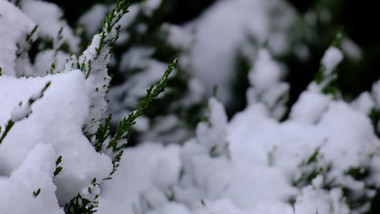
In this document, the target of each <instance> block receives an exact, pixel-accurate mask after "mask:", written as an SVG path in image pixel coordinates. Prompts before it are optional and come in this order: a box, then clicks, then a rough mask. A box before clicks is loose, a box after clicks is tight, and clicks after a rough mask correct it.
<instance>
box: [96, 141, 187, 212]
mask: <svg viewBox="0 0 380 214" xmlns="http://www.w3.org/2000/svg"><path fill="white" fill-rule="evenodd" d="M120 165H121V166H122V167H120V169H119V170H118V171H117V172H116V173H115V174H114V175H113V178H112V180H111V181H112V182H106V183H104V186H103V192H102V195H100V198H99V209H98V210H99V211H98V212H99V213H110V212H111V213H125V212H127V213H133V209H134V208H133V207H135V209H137V210H145V209H147V208H146V207H145V206H144V200H148V203H150V204H151V205H152V206H154V207H157V206H162V205H163V204H164V203H165V201H166V196H165V194H164V191H165V190H166V191H168V190H169V187H170V186H173V185H174V184H175V183H176V180H177V178H178V175H179V171H180V160H179V146H177V145H170V146H168V147H164V146H161V145H159V144H157V143H145V144H143V145H141V146H139V147H137V148H131V149H126V150H125V151H124V155H123V158H122V160H121V161H120ZM141 166H144V167H141ZM120 183H122V184H123V185H120Z"/></svg>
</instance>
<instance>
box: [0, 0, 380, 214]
mask: <svg viewBox="0 0 380 214" xmlns="http://www.w3.org/2000/svg"><path fill="white" fill-rule="evenodd" d="M281 2H282V1H275V0H270V1H264V0H254V1H252V0H250V1H248V0H236V1H226V0H225V1H224V0H221V1H217V2H216V3H215V4H214V5H213V6H212V7H210V8H209V9H208V10H207V11H206V12H204V14H203V15H202V16H201V17H200V18H199V19H198V20H196V21H194V22H192V23H188V24H187V25H186V26H174V25H169V24H168V25H165V26H164V27H163V29H161V30H163V31H165V30H166V31H167V33H168V37H169V43H171V45H173V46H175V47H177V48H179V49H183V50H184V51H185V52H186V51H189V54H188V55H185V56H181V58H180V64H181V66H183V67H186V68H187V65H189V67H190V68H191V69H194V71H195V75H194V76H191V78H190V79H189V81H188V82H187V83H186V84H188V86H189V88H190V92H188V94H186V95H185V97H184V99H183V100H180V101H179V102H178V103H176V105H187V104H192V103H194V102H199V101H202V99H203V94H204V87H205V88H206V89H205V90H206V91H208V92H207V93H209V90H210V88H211V87H213V84H214V83H221V84H222V87H221V88H220V89H221V91H220V93H221V96H222V100H218V99H217V98H215V97H211V98H209V99H208V102H207V108H206V109H205V115H204V119H203V120H202V121H200V122H199V123H198V125H197V126H196V129H195V130H191V131H193V132H194V136H192V137H191V138H190V139H187V140H186V141H180V140H179V139H184V138H185V137H184V136H187V137H188V136H189V135H188V132H187V130H186V131H184V129H181V127H180V126H181V125H182V122H183V121H181V119H180V117H178V115H176V114H174V113H170V114H167V115H164V116H161V117H157V118H155V119H154V120H151V118H148V117H141V118H139V119H138V121H137V128H136V129H137V130H140V131H148V132H149V133H148V134H147V135H146V136H145V138H144V137H142V138H139V139H137V141H138V142H139V144H138V145H137V146H135V147H128V148H124V149H123V150H122V151H123V156H122V157H121V160H120V166H119V167H118V170H117V171H116V172H115V173H114V174H112V179H111V180H108V179H106V180H103V179H105V178H108V177H109V176H110V172H111V171H112V170H113V164H112V160H111V158H110V157H109V156H107V155H106V154H103V153H102V152H96V151H95V148H94V146H93V145H91V142H90V141H89V139H88V137H89V136H88V135H90V134H94V133H95V131H96V129H97V127H98V125H99V124H100V122H99V120H101V119H102V118H103V117H104V111H105V110H106V108H107V101H106V98H105V94H106V93H107V92H106V90H107V85H108V84H109V82H110V77H109V76H108V73H107V64H108V63H110V60H111V59H110V55H109V50H110V49H109V47H108V46H105V47H103V48H104V49H102V51H101V53H100V54H99V53H98V51H97V48H98V45H99V43H100V35H99V34H98V35H96V36H95V37H94V38H93V40H92V45H90V46H89V47H88V48H87V49H86V50H85V51H84V53H83V54H82V55H80V57H79V59H78V62H79V64H82V63H84V65H85V66H91V67H92V70H91V73H90V75H89V76H88V77H87V78H86V74H84V73H83V72H82V71H81V70H78V69H75V68H76V67H75V65H76V63H77V61H76V57H75V56H68V55H67V54H65V53H63V52H60V51H58V50H56V49H53V50H44V51H40V52H39V53H38V54H37V55H36V57H35V63H34V64H32V63H31V62H28V61H27V59H29V58H27V55H22V56H21V55H20V57H19V58H17V59H16V57H17V55H16V53H18V51H21V50H22V49H23V48H25V47H18V45H20V46H21V45H26V44H25V41H23V40H24V39H25V38H24V37H25V35H26V34H27V33H28V32H30V30H31V29H33V27H34V24H33V22H32V21H31V20H30V19H29V18H28V17H27V16H25V15H24V14H23V13H22V12H21V11H20V10H19V9H17V8H16V7H14V6H12V5H11V4H10V3H8V1H4V0H0V36H1V39H0V66H1V67H2V72H3V75H2V76H0V100H1V102H0V109H1V111H0V127H1V130H0V213H1V214H3V213H4V214H5V213H16V214H18V213H20V214H21V213H32V214H34V213H36V214H37V213H49V214H50V213H53V214H55V213H57V214H63V213H64V211H63V206H64V205H65V204H66V203H67V202H69V200H70V199H72V198H73V197H74V196H76V195H77V194H78V193H81V195H82V196H83V197H86V198H87V199H91V200H99V203H98V205H99V207H98V212H97V213H115V214H119V213H146V214H174V213H175V214H190V213H195V214H211V213H218V214H219V213H220V214H248V213H250V214H278V213H283V214H295V213H312V214H315V213H321V214H322V213H331V214H351V213H352V214H362V213H366V211H368V209H369V208H370V206H371V204H370V201H371V200H372V199H373V197H374V196H375V195H376V194H377V191H376V188H378V187H380V166H379V164H378V163H379V161H380V140H379V138H378V137H377V136H376V134H375V132H374V127H373V124H372V122H373V121H371V119H372V118H370V117H369V116H368V115H369V114H371V112H372V111H376V110H378V109H380V82H376V83H375V84H374V85H373V87H372V91H371V92H363V93H362V94H361V95H360V96H359V97H358V98H357V99H356V100H355V101H353V102H351V103H349V102H346V101H344V100H342V99H340V97H335V96H332V95H330V94H323V93H322V92H321V90H320V89H321V88H320V87H321V85H318V83H316V82H314V83H311V84H310V85H309V87H308V88H307V89H306V90H305V91H304V92H302V94H301V95H300V97H299V99H298V100H297V101H296V103H295V104H294V105H293V106H292V107H291V108H290V109H289V110H290V114H289V117H288V118H285V120H284V121H279V119H280V118H281V116H282V115H283V114H284V112H285V111H286V110H287V109H286V105H285V103H286V99H287V93H288V90H289V85H288V84H287V83H285V82H282V80H281V79H282V78H283V74H284V71H285V70H284V67H283V66H282V65H281V63H280V62H279V61H277V60H276V59H278V58H276V56H278V55H281V53H283V52H284V51H287V50H288V49H289V47H287V43H286V41H287V36H286V34H285V33H286V30H287V29H288V27H289V26H290V23H291V22H292V21H293V18H294V17H293V15H292V10H291V9H289V8H288V7H286V6H283V7H282V6H278V7H277V6H274V5H278V4H279V5H281V4H283V3H281ZM21 3H22V4H21V6H22V7H21V8H22V10H23V11H24V12H25V13H26V14H27V15H28V16H30V17H31V19H32V20H34V21H35V22H36V23H38V24H40V25H41V28H40V31H39V35H40V36H42V37H51V38H56V36H57V32H58V31H59V27H62V26H64V27H65V26H67V27H68V25H67V23H66V22H64V21H62V20H59V19H58V17H59V16H60V15H62V14H61V12H60V11H59V8H58V7H57V6H55V5H54V4H52V3H47V2H43V1H36V0H25V1H22V2H21ZM161 3H162V2H161V1H160V0H149V1H145V2H144V3H141V4H140V5H139V6H141V7H138V6H137V5H135V6H132V8H131V10H133V11H134V13H135V15H136V14H137V13H138V12H140V10H141V11H142V12H144V13H146V14H147V15H149V14H151V13H152V12H153V11H154V10H155V9H156V8H157V7H159V6H160V5H161ZM36 8H39V9H44V11H43V12H41V14H39V13H38V11H40V10H37V9H36ZM106 9H107V8H106V7H102V6H95V7H94V8H93V9H92V10H91V11H89V12H88V14H86V15H84V16H83V17H82V19H81V20H82V22H83V23H85V24H86V25H93V27H94V28H93V29H91V30H92V31H93V30H94V29H95V24H96V23H97V21H96V20H95V19H94V20H91V17H93V16H97V18H99V17H100V16H102V14H100V13H104V11H105V10H106ZM281 9H283V10H281ZM102 11H103V12H102ZM276 11H277V12H279V11H282V12H283V13H284V14H286V13H289V14H288V15H284V14H282V15H281V14H280V15H277V16H275V15H274V16H273V17H272V16H271V15H268V14H273V13H271V12H276ZM95 13H97V14H96V15H94V14H95ZM98 13H99V14H98ZM323 13H325V12H323ZM44 15H45V16H48V17H52V18H51V19H49V20H43V19H42V17H43V16H44ZM315 15H316V14H313V13H307V14H306V16H307V17H308V18H309V19H310V20H309V21H310V22H312V21H313V20H314V19H315ZM319 15H322V16H326V14H325V15H323V14H319ZM44 18H46V17H44ZM133 18H135V17H133ZM99 20H100V18H99ZM252 20H254V21H253V22H252ZM326 20H327V18H326ZM92 21H93V22H94V23H93V24H92ZM122 22H128V21H126V20H125V19H124V18H123V20H121V21H120V23H122ZM272 22H274V23H272ZM13 23H16V24H13ZM131 23H132V22H129V24H131ZM277 25H281V26H282V27H281V28H280V29H279V30H273V28H274V27H276V26H277ZM4 26H5V27H6V28H9V29H10V30H9V31H10V32H9V33H8V29H7V30H5V29H6V28H5V27H4ZM141 26H142V28H144V29H145V30H146V29H147V25H145V24H142V25H141ZM165 28H166V29H165ZM65 29H66V27H65ZM123 29H125V28H123ZM144 29H143V30H144ZM227 29H228V30H227ZM242 29H244V32H246V33H247V34H244V33H242ZM193 30H195V31H194V32H192V31H193ZM62 36H63V37H64V38H66V39H68V40H67V41H70V45H72V46H73V45H76V44H77V43H76V42H77V41H79V40H77V39H76V37H75V36H73V34H72V31H71V30H70V28H69V27H68V28H67V30H64V31H63V34H62ZM113 36H115V31H111V32H110V34H107V35H106V37H107V39H109V38H112V37H113ZM248 37H249V38H251V39H252V40H251V42H248V41H247V40H250V39H248ZM265 41H268V46H265V47H261V46H262V45H263V43H264V42H265ZM23 42H24V43H23ZM61 42H63V41H58V40H57V41H56V43H57V44H60V43H61ZM192 43H193V44H192ZM250 43H252V44H250ZM245 45H246V46H250V45H251V46H250V47H243V46H245ZM344 46H347V47H344ZM205 47H207V48H206V49H205ZM353 47H354V46H352V45H351V46H350V45H347V44H346V45H344V44H343V43H342V51H341V50H340V49H339V48H337V47H330V48H329V49H328V50H327V51H326V53H325V55H324V56H323V58H322V60H321V64H322V66H323V67H324V68H325V70H324V73H323V75H322V83H328V81H330V80H331V79H332V78H334V74H333V71H334V69H335V68H336V66H337V65H338V64H339V63H340V62H341V61H342V59H343V53H345V54H346V55H350V54H351V55H352V56H354V55H355V53H356V55H358V54H357V53H358V52H359V51H358V50H355V48H353ZM18 48H19V49H18ZM237 49H238V51H241V52H243V53H244V54H246V55H244V56H249V57H250V58H249V59H248V60H249V63H250V66H251V68H250V71H249V74H248V77H247V78H248V80H249V83H250V88H249V89H248V91H247V98H248V105H247V106H246V108H245V109H244V110H242V111H240V112H238V113H236V114H235V115H234V116H233V117H232V118H231V119H230V120H228V118H227V115H226V110H225V107H224V105H223V104H222V103H223V102H228V100H231V99H232V95H231V94H230V90H229V89H228V87H227V85H228V83H227V82H228V80H230V79H231V77H232V74H233V72H234V71H235V70H234V66H235V64H234V63H235V61H234V60H235V59H234V57H235V54H237V53H236V50H237ZM302 49H303V46H301V51H300V52H301V53H300V57H301V58H302V57H307V56H306V55H307V53H306V52H307V50H302ZM351 49H352V50H351ZM154 51H155V49H154V48H151V47H142V46H138V47H137V46H136V47H132V48H131V49H130V50H129V51H128V52H127V53H125V54H124V55H123V57H122V61H123V62H122V63H121V64H120V67H119V69H120V70H133V69H136V70H139V69H141V70H142V72H140V73H137V74H131V73H126V74H125V76H124V77H125V78H127V77H128V81H127V82H126V83H125V84H123V85H120V86H118V87H114V88H113V89H112V90H111V94H110V95H109V97H110V98H111V99H115V100H122V102H123V103H122V104H121V105H118V106H117V107H115V108H118V109H117V112H118V115H115V117H123V116H125V115H126V114H128V113H129V111H130V109H131V106H132V107H136V106H137V105H138V103H139V99H140V98H141V97H142V96H144V95H145V92H146V88H148V87H149V86H150V84H152V83H154V82H156V81H158V80H159V79H160V78H161V75H162V73H163V72H164V70H166V64H165V63H163V62H160V61H158V60H154V59H152V55H153V53H154ZM303 52H304V53H303ZM349 52H352V53H349ZM303 55H305V56H303ZM23 57H26V58H23ZM70 58H71V59H70ZM64 59H68V61H67V63H66V64H65V60H64ZM90 60H91V61H90ZM53 62H54V63H55V65H56V69H57V71H54V72H53V74H51V73H49V74H47V73H46V71H48V70H49V69H50V66H51V63H53ZM71 63H73V65H74V66H72V65H71ZM23 69H25V70H23ZM16 71H17V72H16ZM18 71H20V73H19V72H18ZM26 73H28V74H30V75H26V76H28V77H21V76H22V75H19V74H26ZM201 81H203V85H202V84H201V83H200V82H201ZM205 83H206V84H205ZM192 92H194V93H192ZM112 104H113V103H112V101H111V105H112ZM111 108H114V107H111ZM111 110H112V109H111ZM92 119H93V120H92ZM13 122H14V124H13V126H12V127H11V125H12V123H13ZM375 122H378V121H375ZM151 123H155V126H153V127H151V126H150V125H151ZM7 128H10V129H9V131H8V130H7ZM168 130H169V131H168ZM5 134H6V136H5ZM85 134H87V136H86V135H85ZM3 136H4V138H3ZM157 136H158V137H157ZM162 136H164V137H165V138H166V139H170V140H168V141H169V142H171V143H169V144H166V145H165V143H163V142H160V140H161V138H159V137H162ZM90 138H91V137H90ZM148 139H149V140H148ZM107 140H109V139H106V141H107ZM59 157H62V162H61V163H59V164H58V163H56V160H57V159H58V158H59ZM58 166H59V167H62V171H61V172H60V173H59V174H56V175H55V172H57V171H56V169H57V167H58ZM367 172H368V173H367ZM362 177H363V178H362ZM94 178H96V181H97V182H96V184H94V183H91V181H93V179H94ZM88 188H91V191H89V189H88ZM346 192H350V194H347V193H346ZM94 203H95V202H94ZM20 204H21V205H20ZM348 204H351V205H355V206H350V207H349V206H348Z"/></svg>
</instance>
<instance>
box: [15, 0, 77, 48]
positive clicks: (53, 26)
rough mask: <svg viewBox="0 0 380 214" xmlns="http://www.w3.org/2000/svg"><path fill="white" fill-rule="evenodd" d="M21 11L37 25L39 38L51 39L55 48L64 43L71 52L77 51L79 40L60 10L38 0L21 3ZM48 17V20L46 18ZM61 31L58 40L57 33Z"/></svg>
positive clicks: (53, 5)
mask: <svg viewBox="0 0 380 214" xmlns="http://www.w3.org/2000/svg"><path fill="white" fill-rule="evenodd" d="M21 10H22V11H23V12H24V13H25V14H26V15H27V16H28V17H30V18H31V19H32V20H33V21H34V22H35V23H36V24H37V25H38V34H39V35H40V36H41V37H46V38H49V39H53V41H54V45H55V47H59V46H61V45H62V44H63V43H64V42H66V43H67V44H68V45H69V47H70V49H71V51H73V52H74V53H76V52H78V51H79V38H77V37H76V36H75V35H74V33H73V31H72V29H71V28H70V26H69V25H68V24H67V22H66V21H65V20H63V19H61V17H62V16H63V14H62V11H61V9H60V8H59V7H58V6H57V5H56V4H54V3H50V2H45V1H40V0H26V1H21ZM46 17H49V18H46ZM61 29H62V32H61V36H62V38H64V40H60V39H59V36H58V32H59V31H60V30H61Z"/></svg>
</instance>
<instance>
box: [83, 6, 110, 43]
mask: <svg viewBox="0 0 380 214" xmlns="http://www.w3.org/2000/svg"><path fill="white" fill-rule="evenodd" d="M106 15H107V7H106V6H105V5H102V4H95V5H94V6H92V8H90V9H89V10H88V11H87V12H86V13H84V14H83V15H82V16H81V17H80V18H79V20H78V24H79V25H83V26H85V27H86V34H87V36H88V37H89V38H91V37H92V35H94V34H95V33H97V31H98V30H99V29H100V28H101V27H102V25H101V24H102V22H103V20H104V18H105V17H106Z"/></svg>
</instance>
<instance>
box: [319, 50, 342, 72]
mask: <svg viewBox="0 0 380 214" xmlns="http://www.w3.org/2000/svg"><path fill="white" fill-rule="evenodd" d="M342 60H343V53H342V51H340V50H339V49H338V48H336V47H329V48H328V49H327V51H326V52H325V54H324V55H323V57H322V61H321V63H322V65H324V67H325V68H326V74H330V73H331V72H332V71H333V70H334V68H335V67H336V66H337V65H338V64H339V63H340V62H341V61H342Z"/></svg>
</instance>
